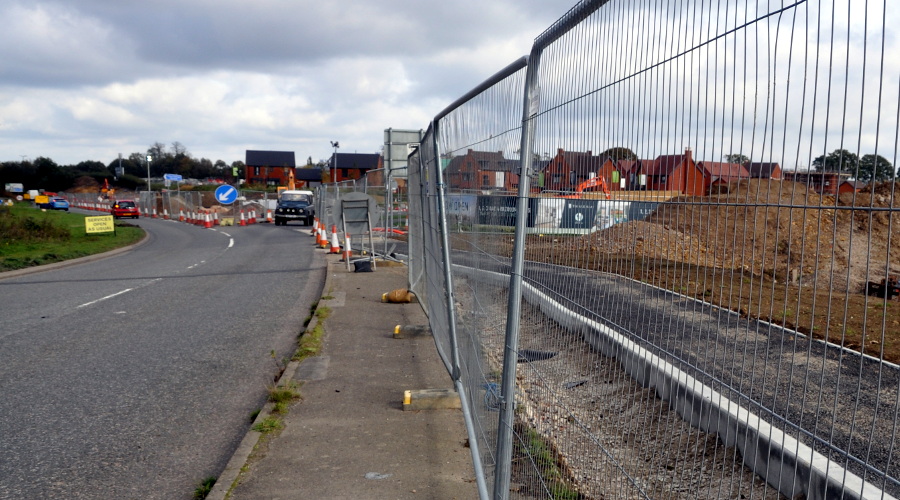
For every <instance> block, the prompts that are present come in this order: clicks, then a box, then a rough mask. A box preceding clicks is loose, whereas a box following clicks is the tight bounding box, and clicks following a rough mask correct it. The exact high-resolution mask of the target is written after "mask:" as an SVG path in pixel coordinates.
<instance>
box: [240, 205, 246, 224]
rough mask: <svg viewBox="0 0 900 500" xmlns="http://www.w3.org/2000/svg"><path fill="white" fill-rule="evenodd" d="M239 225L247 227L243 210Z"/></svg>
mask: <svg viewBox="0 0 900 500" xmlns="http://www.w3.org/2000/svg"><path fill="white" fill-rule="evenodd" d="M241 225H242V226H246V225H247V221H246V220H244V210H243V209H242V210H241Z"/></svg>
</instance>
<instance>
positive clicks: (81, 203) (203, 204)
mask: <svg viewBox="0 0 900 500" xmlns="http://www.w3.org/2000/svg"><path fill="white" fill-rule="evenodd" d="M128 197H129V198H132V197H133V198H134V199H135V201H136V202H137V205H138V209H139V211H140V216H141V217H146V218H159V219H168V220H175V221H179V222H186V223H190V224H195V225H198V226H207V227H211V226H219V225H225V226H246V225H248V224H255V223H263V222H272V213H273V212H274V209H275V205H276V204H277V194H276V193H270V192H265V191H252V190H241V191H239V192H238V197H237V200H236V201H235V202H234V203H231V204H222V203H220V202H219V201H218V200H216V197H215V193H214V192H213V191H193V190H191V191H178V190H175V191H140V192H138V193H135V194H133V195H128ZM66 198H67V199H68V200H69V202H70V203H71V204H72V206H73V207H75V208H81V209H85V210H94V211H98V212H104V213H110V209H111V207H112V204H113V203H114V201H115V199H114V198H109V197H104V196H101V195H98V194H96V193H66Z"/></svg>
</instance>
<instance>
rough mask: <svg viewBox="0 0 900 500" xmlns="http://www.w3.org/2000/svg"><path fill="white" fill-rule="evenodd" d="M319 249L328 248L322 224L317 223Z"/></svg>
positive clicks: (326, 236)
mask: <svg viewBox="0 0 900 500" xmlns="http://www.w3.org/2000/svg"><path fill="white" fill-rule="evenodd" d="M319 248H328V233H327V232H326V230H325V224H323V223H319Z"/></svg>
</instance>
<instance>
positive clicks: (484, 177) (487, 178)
mask: <svg viewBox="0 0 900 500" xmlns="http://www.w3.org/2000/svg"><path fill="white" fill-rule="evenodd" d="M490 184H491V176H490V175H487V174H484V175H482V176H481V185H482V186H489V185H490Z"/></svg>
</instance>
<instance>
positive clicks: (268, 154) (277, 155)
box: [244, 149, 297, 186]
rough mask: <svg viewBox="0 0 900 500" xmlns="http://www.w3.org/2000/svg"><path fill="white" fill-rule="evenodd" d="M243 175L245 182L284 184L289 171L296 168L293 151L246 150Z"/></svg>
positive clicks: (271, 184) (268, 184)
mask: <svg viewBox="0 0 900 500" xmlns="http://www.w3.org/2000/svg"><path fill="white" fill-rule="evenodd" d="M245 160H246V161H244V164H245V165H246V170H245V174H244V177H245V178H246V179H247V184H263V185H266V186H286V185H287V183H288V177H289V175H290V171H292V170H294V169H295V168H296V166H297V165H296V164H295V163H294V152H293V151H254V150H249V149H248V150H247V151H246V154H245Z"/></svg>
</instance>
